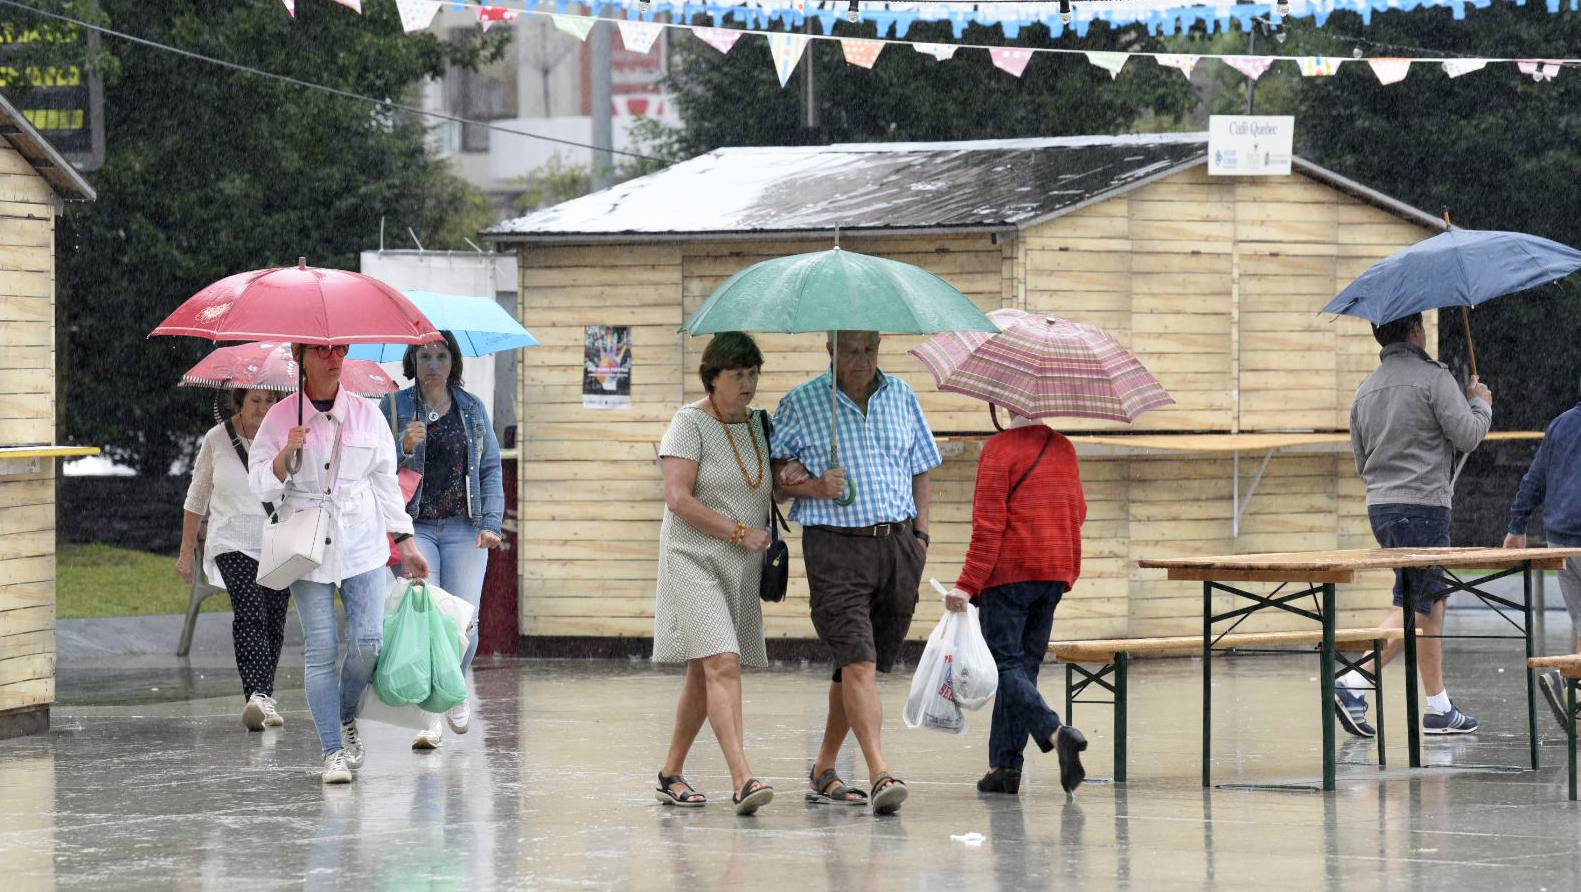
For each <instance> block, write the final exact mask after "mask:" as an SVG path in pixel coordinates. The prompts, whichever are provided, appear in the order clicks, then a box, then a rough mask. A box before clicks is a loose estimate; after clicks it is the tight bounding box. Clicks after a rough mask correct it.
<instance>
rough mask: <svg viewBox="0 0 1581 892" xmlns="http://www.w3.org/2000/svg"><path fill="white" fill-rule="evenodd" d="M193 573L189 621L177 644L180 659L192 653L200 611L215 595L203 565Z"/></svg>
mask: <svg viewBox="0 0 1581 892" xmlns="http://www.w3.org/2000/svg"><path fill="white" fill-rule="evenodd" d="M192 572H193V578H192V592H191V594H189V595H188V596H187V619H186V622H185V623H183V624H182V626H181V641H180V642H179V643H178V644H176V656H178V657H184V656H186V655H187V654H189V653H191V652H192V632H193V630H194V629H195V628H197V625H198V611H199V610H200V609H201V608H202V607H203V602H204V601H205V600H206V599H207V598H208V597H209V595H210V594H212V593H213V592H212V591H210V589H209V587H208V581H207V580H205V579H204V578H203V565H202V564H201V563H199V564H198V565H197V566H196V567H194V568H193V571H192Z"/></svg>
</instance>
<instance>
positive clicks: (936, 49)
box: [911, 43, 960, 62]
mask: <svg viewBox="0 0 1581 892" xmlns="http://www.w3.org/2000/svg"><path fill="white" fill-rule="evenodd" d="M911 48H912V49H914V50H916V51H917V52H919V53H925V54H927V55H929V56H932V57H933V58H935V59H938V60H939V61H940V62H943V61H944V60H946V59H951V58H954V57H955V51H956V50H958V49H960V47H959V46H956V45H955V44H953V43H914V44H912V45H911Z"/></svg>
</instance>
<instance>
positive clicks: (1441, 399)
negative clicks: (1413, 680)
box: [1334, 313, 1493, 737]
mask: <svg viewBox="0 0 1581 892" xmlns="http://www.w3.org/2000/svg"><path fill="white" fill-rule="evenodd" d="M1372 333H1373V337H1375V338H1377V339H1378V343H1379V344H1381V345H1383V352H1382V353H1380V354H1379V359H1380V363H1379V365H1378V368H1377V370H1376V371H1374V372H1373V373H1372V374H1371V375H1368V376H1367V380H1365V381H1363V382H1362V383H1361V386H1360V387H1358V388H1357V389H1356V401H1355V402H1354V403H1352V404H1351V409H1350V444H1351V451H1352V452H1353V453H1355V456H1356V471H1357V473H1359V474H1360V475H1361V479H1362V481H1363V482H1364V483H1366V484H1367V518H1368V520H1370V521H1371V522H1372V533H1373V536H1375V537H1376V538H1377V540H1378V544H1379V545H1380V546H1382V547H1384V548H1427V547H1443V546H1447V545H1449V508H1450V503H1451V501H1452V497H1453V489H1454V487H1453V477H1454V466H1455V453H1456V452H1457V451H1458V452H1470V451H1471V450H1473V449H1475V448H1477V444H1478V443H1481V442H1482V438H1483V437H1484V436H1486V435H1487V433H1488V428H1489V427H1491V426H1492V424H1493V393H1492V391H1490V390H1488V388H1487V386H1486V385H1484V384H1483V383H1482V382H1481V381H1479V380H1478V379H1477V377H1476V376H1475V375H1473V376H1472V378H1471V385H1470V386H1469V387H1467V388H1466V391H1465V394H1464V395H1462V394H1461V392H1460V387H1459V386H1458V385H1457V384H1456V383H1455V378H1454V376H1453V375H1452V374H1450V372H1449V367H1448V366H1445V365H1444V364H1443V363H1439V362H1434V361H1433V359H1432V357H1430V356H1428V355H1427V350H1426V347H1427V331H1426V329H1425V328H1424V327H1423V325H1422V314H1421V313H1415V314H1413V315H1411V316H1407V317H1405V318H1403V319H1396V320H1394V321H1393V322H1386V323H1384V324H1383V325H1375V326H1373V329H1372ZM1407 586H1410V590H1411V592H1412V593H1413V594H1414V596H1415V598H1416V610H1417V613H1418V614H1419V616H1418V619H1417V623H1416V625H1417V629H1418V630H1419V632H1420V633H1421V634H1422V635H1424V636H1434V635H1440V634H1442V633H1443V630H1444V604H1445V597H1446V595H1445V593H1444V590H1445V588H1446V586H1445V585H1443V584H1442V583H1440V582H1439V581H1438V580H1437V579H1436V578H1435V577H1434V576H1433V575H1432V574H1431V573H1430V572H1428V571H1426V570H1396V571H1395V580H1394V605H1395V609H1394V610H1391V611H1390V612H1389V616H1388V617H1387V618H1386V619H1385V620H1384V621H1383V622H1382V623H1380V624H1379V625H1381V626H1384V627H1386V628H1394V629H1400V628H1404V627H1405V592H1406V587H1407ZM1404 647H1405V643H1404V642H1403V641H1399V640H1396V641H1391V642H1389V643H1388V644H1387V645H1385V647H1384V651H1383V654H1382V662H1383V664H1384V665H1387V664H1388V662H1389V661H1390V660H1392V659H1394V658H1395V657H1396V656H1398V655H1399V654H1400V651H1401V650H1403V649H1404ZM1417 657H1418V659H1417V668H1418V670H1419V671H1420V673H1421V676H1422V688H1423V689H1424V690H1425V691H1426V692H1427V695H1428V696H1427V714H1426V715H1425V716H1423V717H1422V731H1423V732H1424V733H1427V734H1469V733H1471V732H1472V731H1475V730H1477V720H1476V719H1474V718H1472V717H1471V716H1470V715H1468V714H1466V713H1464V712H1461V711H1460V710H1459V709H1457V708H1456V707H1455V705H1454V703H1453V702H1452V701H1451V700H1450V699H1449V691H1447V690H1445V688H1444V665H1443V643H1442V641H1441V640H1440V639H1438V638H1434V637H1423V638H1420V639H1418V641H1417ZM1339 681H1340V683H1339V686H1338V688H1337V689H1336V692H1335V695H1334V698H1335V700H1336V701H1337V703H1338V705H1339V718H1340V723H1341V724H1343V725H1344V726H1345V730H1347V731H1349V732H1350V733H1352V734H1355V735H1357V736H1359V737H1371V736H1373V734H1374V730H1373V727H1372V725H1370V724H1368V723H1367V701H1366V698H1365V697H1363V695H1362V694H1360V693H1359V692H1358V691H1357V690H1356V689H1357V688H1364V687H1368V686H1369V685H1368V684H1367V682H1366V681H1365V680H1364V679H1363V678H1362V676H1361V674H1360V673H1359V672H1349V673H1346V674H1345V675H1344V676H1342V677H1341V678H1340V680H1339Z"/></svg>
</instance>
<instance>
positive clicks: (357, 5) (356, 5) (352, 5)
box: [335, 0, 362, 15]
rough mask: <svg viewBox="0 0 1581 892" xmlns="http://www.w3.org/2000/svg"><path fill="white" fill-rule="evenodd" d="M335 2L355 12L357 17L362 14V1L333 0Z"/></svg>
mask: <svg viewBox="0 0 1581 892" xmlns="http://www.w3.org/2000/svg"><path fill="white" fill-rule="evenodd" d="M335 2H336V3H339V4H340V5H341V6H344V7H346V8H347V9H352V10H355V11H356V12H357V14H358V15H361V14H362V0H335Z"/></svg>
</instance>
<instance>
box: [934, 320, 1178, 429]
mask: <svg viewBox="0 0 1581 892" xmlns="http://www.w3.org/2000/svg"><path fill="white" fill-rule="evenodd" d="M988 318H990V319H992V320H994V322H995V323H996V324H997V325H998V326H999V329H1000V331H999V333H998V334H988V333H986V332H977V331H947V332H943V333H941V334H936V335H934V336H933V337H930V338H928V339H927V340H925V341H923V342H922V343H921V344H918V345H917V346H916V348H915V349H913V350H911V355H913V356H915V357H917V358H918V359H920V360H922V364H923V365H925V366H927V367H928V371H929V372H931V373H932V374H933V380H934V382H935V383H936V384H938V387H939V389H940V390H947V391H950V392H952V393H964V394H966V395H967V396H971V397H976V398H977V399H980V400H984V401H986V402H988V403H992V404H994V405H999V406H1004V407H1005V408H1007V409H1009V410H1011V411H1012V412H1015V413H1016V414H1017V415H1022V416H1025V417H1027V418H1050V417H1055V416H1065V417H1072V416H1074V417H1077V418H1103V419H1107V420H1110V421H1124V422H1131V421H1135V420H1136V418H1137V416H1138V415H1141V414H1142V413H1143V412H1147V411H1149V410H1151V409H1157V408H1159V407H1160V406H1167V405H1170V404H1172V403H1174V402H1175V401H1174V400H1173V399H1172V398H1171V397H1170V396H1169V394H1168V393H1166V392H1165V391H1164V388H1163V385H1161V384H1159V383H1158V379H1157V378H1154V377H1153V375H1152V373H1151V372H1149V371H1148V370H1147V369H1146V368H1143V366H1142V363H1141V361H1140V360H1138V359H1137V358H1136V357H1135V356H1133V355H1131V353H1130V351H1128V350H1126V349H1125V348H1124V347H1122V346H1120V343H1119V342H1118V341H1116V340H1115V339H1114V338H1113V337H1112V336H1110V335H1109V333H1108V332H1105V331H1104V330H1103V329H1101V328H1099V327H1097V326H1096V325H1086V324H1084V323H1080V322H1071V321H1069V320H1067V319H1061V318H1059V317H1058V316H1044V315H1038V314H1036V313H1028V312H1026V311H1025V310H1011V309H1005V310H994V311H993V312H991V313H989V314H988Z"/></svg>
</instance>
